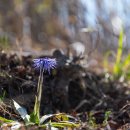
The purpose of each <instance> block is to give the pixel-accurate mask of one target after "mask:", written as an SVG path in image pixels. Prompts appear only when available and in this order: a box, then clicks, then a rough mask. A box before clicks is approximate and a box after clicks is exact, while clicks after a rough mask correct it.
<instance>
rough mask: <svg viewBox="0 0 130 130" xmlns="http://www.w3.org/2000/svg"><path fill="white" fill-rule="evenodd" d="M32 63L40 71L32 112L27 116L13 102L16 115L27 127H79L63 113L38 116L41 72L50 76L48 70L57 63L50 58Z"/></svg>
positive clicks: (75, 121) (24, 110)
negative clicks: (35, 125)
mask: <svg viewBox="0 0 130 130" xmlns="http://www.w3.org/2000/svg"><path fill="white" fill-rule="evenodd" d="M33 61H34V67H35V69H37V70H39V71H40V75H39V79H38V86H37V93H36V98H35V105H34V110H33V112H32V114H30V115H28V113H27V111H26V109H25V108H23V107H21V106H20V105H19V104H18V103H17V102H15V101H14V100H13V103H14V106H15V109H16V111H17V112H18V114H19V115H20V116H21V118H22V119H23V120H24V122H25V123H26V124H28V125H34V124H37V125H38V126H39V127H43V128H46V127H59V128H64V127H71V128H74V127H76V128H77V127H79V126H80V122H79V121H78V120H77V119H76V118H74V117H72V116H70V115H67V114H65V113H58V114H49V115H44V116H42V117H41V116H40V103H41V96H42V87H43V72H44V71H47V72H49V74H50V70H51V69H54V68H55V67H56V65H57V62H56V59H51V58H39V59H34V60H33ZM72 120H73V121H72Z"/></svg>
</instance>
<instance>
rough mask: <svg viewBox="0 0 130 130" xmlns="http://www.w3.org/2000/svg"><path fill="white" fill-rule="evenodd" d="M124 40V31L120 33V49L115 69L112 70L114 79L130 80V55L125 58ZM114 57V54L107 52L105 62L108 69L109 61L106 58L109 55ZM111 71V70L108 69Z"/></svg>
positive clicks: (118, 49)
mask: <svg viewBox="0 0 130 130" xmlns="http://www.w3.org/2000/svg"><path fill="white" fill-rule="evenodd" d="M123 38H124V31H123V29H122V30H121V31H120V35H119V40H118V48H117V53H116V55H114V56H115V58H116V62H115V63H114V65H113V67H112V68H111V70H110V71H111V72H112V75H113V78H114V79H121V78H123V79H126V80H127V79H130V71H128V70H129V69H130V54H128V55H127V56H126V57H124V58H123V56H122V54H123ZM111 54H112V55H113V52H111V51H110V52H107V53H106V56H105V60H104V65H105V67H106V68H108V67H109V64H108V61H106V58H107V57H108V56H109V55H111ZM108 70H109V69H108Z"/></svg>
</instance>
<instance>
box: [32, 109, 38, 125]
mask: <svg viewBox="0 0 130 130" xmlns="http://www.w3.org/2000/svg"><path fill="white" fill-rule="evenodd" d="M30 122H33V123H35V124H39V117H38V115H37V114H35V113H34V112H33V113H32V114H30Z"/></svg>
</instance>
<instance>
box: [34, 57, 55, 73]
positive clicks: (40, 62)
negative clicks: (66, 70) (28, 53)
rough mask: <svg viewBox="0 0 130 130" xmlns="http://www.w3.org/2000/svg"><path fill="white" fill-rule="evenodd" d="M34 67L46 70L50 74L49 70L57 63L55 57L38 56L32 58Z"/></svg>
mask: <svg viewBox="0 0 130 130" xmlns="http://www.w3.org/2000/svg"><path fill="white" fill-rule="evenodd" d="M33 62H34V68H36V69H39V70H41V69H43V70H45V71H48V72H49V74H50V70H51V69H54V68H55V67H56V65H57V61H56V59H55V58H53V59H52V58H38V59H34V60H33Z"/></svg>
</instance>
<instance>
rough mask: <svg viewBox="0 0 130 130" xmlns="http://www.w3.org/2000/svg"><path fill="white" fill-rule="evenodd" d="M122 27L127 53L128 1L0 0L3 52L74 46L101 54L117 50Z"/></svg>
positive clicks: (129, 22) (129, 13)
mask: <svg viewBox="0 0 130 130" xmlns="http://www.w3.org/2000/svg"><path fill="white" fill-rule="evenodd" d="M122 27H123V29H124V40H123V47H124V48H125V49H126V50H127V51H128V50H129V48H130V43H129V41H130V36H129V35H130V0H109V1H108V0H24V1H23V0H0V47H1V48H4V49H7V48H11V50H16V51H19V50H22V51H23V52H35V53H36V52H38V53H40V52H42V53H45V54H46V53H50V52H51V50H53V49H62V50H63V51H64V52H66V50H67V49H68V48H71V47H72V46H73V45H74V46H78V48H80V49H81V50H84V51H85V52H86V54H89V53H90V52H94V51H97V52H98V53H99V52H100V53H104V52H106V51H107V50H115V49H116V48H117V45H118V38H119V33H120V31H121V29H122ZM74 43H77V44H74ZM79 51H80V50H79Z"/></svg>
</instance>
